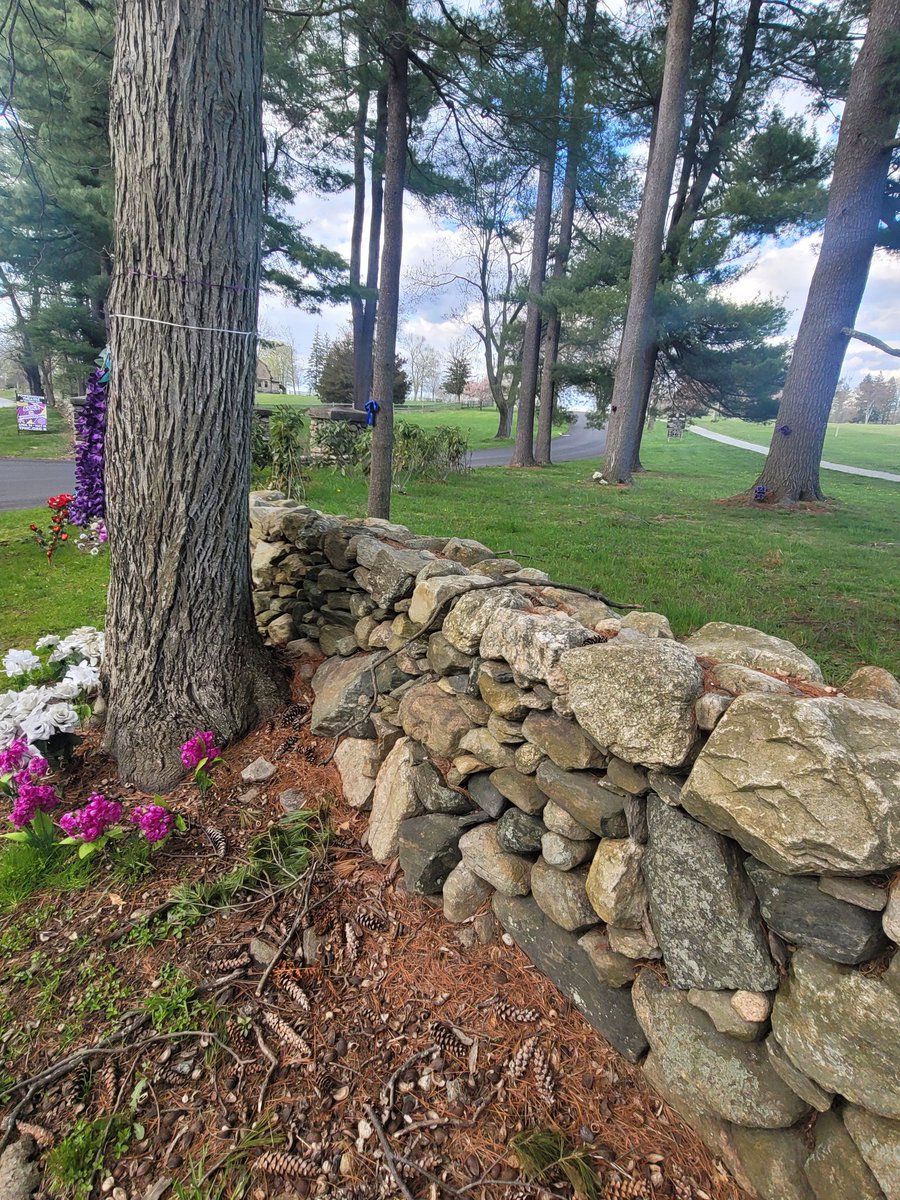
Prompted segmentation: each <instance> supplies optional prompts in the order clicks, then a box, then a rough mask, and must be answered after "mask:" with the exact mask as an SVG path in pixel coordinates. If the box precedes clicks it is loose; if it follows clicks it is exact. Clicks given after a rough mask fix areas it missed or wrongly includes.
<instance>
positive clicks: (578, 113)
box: [534, 0, 597, 466]
mask: <svg viewBox="0 0 900 1200" xmlns="http://www.w3.org/2000/svg"><path fill="white" fill-rule="evenodd" d="M596 19H597V0H587V5H586V7H585V14H584V24H583V26H582V29H581V39H580V41H581V50H582V53H583V54H585V53H587V51H588V50H589V48H590V45H591V42H592V41H593V37H594V25H595V23H596ZM588 83H589V72H588V70H587V66H586V64H585V62H584V60H583V59H582V61H581V62H579V64H578V67H577V68H576V74H575V84H574V88H573V92H572V111H571V113H570V115H569V131H568V136H567V138H566V142H567V144H566V171H565V175H564V177H563V189H562V197H561V199H560V204H559V241H558V243H557V246H556V255H555V256H554V259H553V275H552V277H553V278H554V279H562V278H563V276H564V275H565V273H566V270H567V269H568V265H569V255H570V254H571V252H572V230H573V229H574V227H575V192H576V185H577V183H578V166H579V162H580V159H581V146H582V139H583V137H584V129H583V122H584V112H585V108H586V106H587V101H588ZM561 330H562V321H561V320H560V316H559V310H558V309H557V307H556V305H553V306H552V307H551V309H550V311H549V313H548V315H547V325H546V328H545V330H544V365H543V369H542V371H541V411H540V413H539V415H538V433H537V444H536V446H535V455H534V457H535V461H536V462H538V463H540V464H541V465H542V466H545V465H548V464H549V463H550V448H551V442H552V439H553V410H554V407H555V404H556V392H557V388H556V379H555V373H556V363H557V360H558V359H559V337H560V333H561Z"/></svg>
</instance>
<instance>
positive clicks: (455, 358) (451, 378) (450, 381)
mask: <svg viewBox="0 0 900 1200" xmlns="http://www.w3.org/2000/svg"><path fill="white" fill-rule="evenodd" d="M471 373H472V368H471V367H470V366H469V360H468V359H467V358H466V356H465V355H464V354H460V353H459V352H457V353H455V354H453V355H452V356H451V358H450V362H449V363H448V364H447V373H446V375H445V376H444V382H443V383H442V384H441V386H442V387H443V389H444V391H445V392H448V393H449V394H450V395H451V396H455V397H456V401H457V403H459V402H460V400H461V399H462V394H463V392H464V391H465V390H466V384H467V383H468V382H469V379H470V377H471Z"/></svg>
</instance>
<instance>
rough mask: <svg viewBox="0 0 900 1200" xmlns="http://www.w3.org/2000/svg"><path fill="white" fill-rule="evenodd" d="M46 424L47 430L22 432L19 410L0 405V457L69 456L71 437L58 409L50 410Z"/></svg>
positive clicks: (70, 452)
mask: <svg viewBox="0 0 900 1200" xmlns="http://www.w3.org/2000/svg"><path fill="white" fill-rule="evenodd" d="M47 427H48V430H49V432H47V433H19V432H18V430H17V429H16V410H15V409H14V408H0V458H70V457H71V455H72V438H71V435H70V433H69V429H68V426H67V425H66V423H65V421H63V419H62V417H61V416H60V415H59V413H58V412H57V411H56V409H53V408H51V409H49V410H48V412H47ZM2 470H3V467H2V465H0V471H2Z"/></svg>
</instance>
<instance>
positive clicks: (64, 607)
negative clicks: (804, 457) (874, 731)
mask: <svg viewBox="0 0 900 1200" xmlns="http://www.w3.org/2000/svg"><path fill="white" fill-rule="evenodd" d="M645 451H646V452H645V455H644V459H645V462H646V465H647V466H648V468H649V470H648V473H647V474H646V475H644V476H642V477H641V478H640V480H639V482H638V483H637V485H636V486H635V487H634V488H633V489H631V490H630V491H627V490H620V489H610V488H605V487H601V486H598V485H596V484H593V483H591V482H590V476H591V472H592V471H593V469H594V467H595V465H596V464H593V463H590V462H581V463H569V464H566V465H563V466H558V467H553V468H550V469H547V470H543V471H509V470H505V469H496V470H478V471H473V472H471V473H470V474H469V475H467V476H465V477H457V478H454V479H451V480H449V481H448V482H447V483H442V484H437V483H435V484H415V485H414V486H413V487H412V488H411V490H410V493H409V494H408V495H398V496H396V497H395V501H394V507H393V517H394V519H395V520H398V521H402V522H404V523H406V524H408V525H410V526H411V527H412V528H414V529H416V530H417V531H419V532H422V533H431V534H454V535H457V536H466V537H475V538H479V539H480V540H482V541H484V542H486V543H487V544H488V545H489V546H491V547H492V548H493V549H494V550H496V551H497V552H498V553H508V554H511V555H514V556H515V557H517V558H519V559H520V560H521V561H522V562H524V563H526V564H527V565H528V566H535V567H541V568H543V569H544V570H546V571H548V572H549V573H550V574H551V576H552V577H553V578H554V579H558V580H560V581H564V582H569V583H576V584H582V585H585V586H589V587H594V588H598V589H599V590H601V591H603V592H605V593H606V594H607V595H608V596H611V597H612V598H613V599H614V600H617V601H619V602H620V603H629V604H640V605H643V606H644V607H646V608H650V609H655V610H658V611H660V612H664V613H666V615H667V616H668V617H669V619H670V621H671V622H672V625H673V627H674V629H675V631H676V633H678V634H686V633H688V632H690V630H692V629H695V628H696V627H697V626H699V625H702V624H703V623H704V622H706V621H712V620H721V621H736V622H739V623H741V624H746V625H755V626H758V627H759V628H760V629H764V630H766V631H768V632H769V633H774V634H778V635H780V636H782V637H787V638H790V639H791V640H792V641H794V642H796V643H797V644H798V645H800V646H802V647H803V649H804V650H806V651H807V652H808V653H810V654H812V655H813V657H815V658H816V659H817V660H818V661H819V662H820V663H821V664H822V667H823V669H824V671H825V673H826V675H827V677H828V678H829V679H830V680H831V681H832V682H835V683H840V682H842V681H843V680H844V679H845V678H846V677H847V676H848V675H849V674H850V673H851V672H852V671H853V670H854V669H855V668H856V667H857V666H859V665H861V664H863V663H875V664H877V665H879V666H884V667H887V668H888V669H889V670H893V671H894V672H900V611H898V606H897V595H898V591H900V486H898V485H896V484H889V483H879V482H876V481H874V480H869V479H854V478H852V477H851V476H843V475H833V476H831V477H829V485H828V486H829V492H830V493H831V494H832V495H833V496H834V497H835V500H834V502H833V504H832V505H831V506H830V507H829V508H828V509H827V511H824V512H807V511H801V512H797V513H794V514H789V513H785V512H781V511H778V510H773V509H770V508H767V507H749V508H748V507H739V506H730V505H727V504H722V503H720V501H721V500H722V499H724V498H727V497H730V496H733V495H735V494H736V493H737V492H739V491H742V490H744V489H745V488H746V487H748V486H749V484H750V483H752V481H753V479H754V478H755V474H756V472H757V471H758V469H759V464H760V461H761V459H760V458H759V456H757V455H755V454H753V453H751V452H750V451H742V450H736V449H732V448H730V447H726V446H717V445H715V444H713V443H711V442H709V441H705V440H704V439H702V438H699V437H693V438H692V437H685V438H683V439H681V440H679V441H673V442H667V441H666V439H665V433H664V430H663V429H662V428H661V427H658V428H657V429H656V430H655V431H654V432H653V433H652V434H651V435H649V437H648V438H647V440H646V442H645ZM309 502H310V503H311V504H313V505H315V506H316V507H317V508H322V509H325V510H328V511H331V512H341V513H347V514H357V515H359V514H362V513H364V511H365V483H364V481H363V480H360V479H355V478H346V477H344V476H341V475H339V474H337V473H332V472H330V471H319V472H316V474H315V475H314V478H313V480H312V483H311V486H310V492H309ZM35 519H36V516H35V515H32V514H28V513H24V512H22V513H3V514H0V610H2V612H3V621H2V628H0V646H2V647H3V648H6V647H8V646H12V645H19V646H24V645H27V644H29V643H31V642H33V641H34V640H35V639H36V638H37V637H39V636H40V635H41V634H42V633H47V632H58V631H63V630H66V629H69V628H71V627H72V626H75V625H81V624H85V623H90V624H95V623H97V622H98V621H99V620H101V619H102V613H103V605H104V589H105V585H106V571H107V567H106V560H105V559H104V558H99V559H91V558H83V557H81V556H79V555H77V554H76V553H75V551H74V550H72V549H68V550H66V551H63V552H62V553H61V554H60V555H59V556H58V558H57V560H56V562H55V564H54V565H53V566H52V567H49V568H48V567H47V565H46V562H45V561H44V559H43V558H42V556H41V553H40V551H39V550H38V549H37V548H36V547H35V546H34V545H33V544H32V543H30V542H29V540H28V537H27V536H26V535H27V532H28V523H29V522H30V521H33V520H35Z"/></svg>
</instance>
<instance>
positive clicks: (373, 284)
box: [359, 85, 388, 406]
mask: <svg viewBox="0 0 900 1200" xmlns="http://www.w3.org/2000/svg"><path fill="white" fill-rule="evenodd" d="M387 112H388V109H387V85H385V86H383V87H380V88H379V89H378V93H377V96H376V99H375V136H374V139H373V141H372V169H371V176H372V178H371V183H370V189H371V197H370V204H369V249H368V256H367V263H366V301H365V304H364V305H363V321H362V346H361V350H360V371H361V376H360V386H359V395H360V396H361V397H362V404H363V406H365V403H366V401H367V400H368V399H369V397H370V396H371V394H372V353H373V347H374V345H375V318H376V317H377V315H378V264H379V259H380V257H381V226H382V219H383V216H384V155H385V148H386V144H387Z"/></svg>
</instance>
